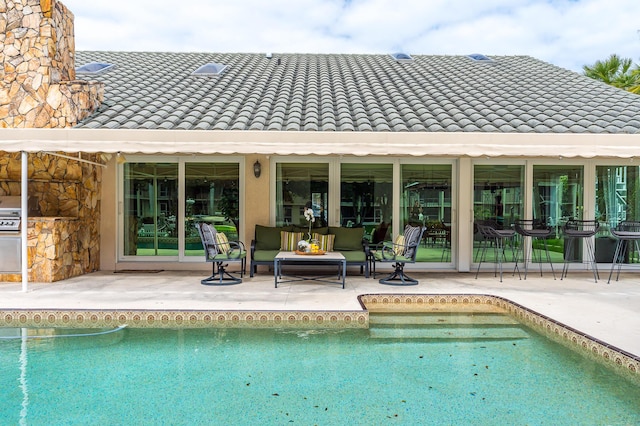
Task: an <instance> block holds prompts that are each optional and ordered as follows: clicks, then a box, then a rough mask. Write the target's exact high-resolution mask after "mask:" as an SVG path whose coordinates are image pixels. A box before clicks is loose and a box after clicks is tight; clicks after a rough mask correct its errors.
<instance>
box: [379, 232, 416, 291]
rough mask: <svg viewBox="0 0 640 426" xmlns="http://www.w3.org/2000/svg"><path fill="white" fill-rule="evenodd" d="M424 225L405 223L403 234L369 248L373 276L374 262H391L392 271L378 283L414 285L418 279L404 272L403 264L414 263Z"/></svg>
mask: <svg viewBox="0 0 640 426" xmlns="http://www.w3.org/2000/svg"><path fill="white" fill-rule="evenodd" d="M425 230H426V228H425V227H424V226H411V225H407V227H406V228H405V229H404V235H400V236H399V237H398V238H396V241H394V242H393V243H392V242H390V241H386V242H384V243H382V244H379V245H378V246H376V247H375V248H374V249H373V250H371V256H372V259H373V277H374V278H375V276H376V263H392V264H393V268H394V271H393V272H392V273H391V274H390V275H389V276H387V277H386V278H382V279H380V280H379V282H380V284H388V285H416V284H418V280H416V279H414V278H411V277H409V276H408V275H407V274H405V273H404V265H405V264H407V263H415V262H416V256H417V254H418V247H419V245H420V241H422V235H423V234H424V232H425Z"/></svg>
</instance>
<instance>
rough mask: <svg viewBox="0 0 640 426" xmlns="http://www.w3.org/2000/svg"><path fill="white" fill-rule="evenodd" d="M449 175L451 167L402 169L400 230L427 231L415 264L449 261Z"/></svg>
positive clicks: (403, 167) (423, 165)
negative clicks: (418, 227)
mask: <svg viewBox="0 0 640 426" xmlns="http://www.w3.org/2000/svg"><path fill="white" fill-rule="evenodd" d="M451 174H452V167H451V165H450V164H403V165H402V166H401V179H402V193H401V194H402V195H401V197H400V203H401V205H400V211H401V215H402V228H404V227H405V226H406V225H413V226H418V225H419V226H424V227H426V228H427V230H426V231H425V234H424V237H423V240H422V242H421V244H420V248H419V249H418V254H417V257H416V261H418V262H450V261H451V186H452V181H451ZM401 232H402V230H401Z"/></svg>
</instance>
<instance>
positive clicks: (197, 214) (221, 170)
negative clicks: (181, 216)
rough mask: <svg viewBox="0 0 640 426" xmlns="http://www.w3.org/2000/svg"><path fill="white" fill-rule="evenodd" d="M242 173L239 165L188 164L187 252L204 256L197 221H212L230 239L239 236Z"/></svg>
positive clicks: (186, 179) (186, 189)
mask: <svg viewBox="0 0 640 426" xmlns="http://www.w3.org/2000/svg"><path fill="white" fill-rule="evenodd" d="M239 175H240V169H239V165H238V164H233V163H186V164H185V229H184V233H185V255H187V256H196V255H204V251H203V248H202V243H201V242H200V236H199V235H198V232H197V230H196V229H195V223H196V222H207V223H210V224H212V225H214V226H215V228H216V231H218V232H223V233H225V234H226V236H227V238H228V239H229V240H237V239H238V232H239V207H240V205H239V194H238V187H239V181H238V177H239Z"/></svg>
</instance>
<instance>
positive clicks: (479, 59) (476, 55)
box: [467, 53, 493, 62]
mask: <svg viewBox="0 0 640 426" xmlns="http://www.w3.org/2000/svg"><path fill="white" fill-rule="evenodd" d="M467 56H468V57H469V58H471V60H473V61H476V62H493V59H491V58H489V57H488V56H485V55H483V54H482V53H472V54H471V55H467Z"/></svg>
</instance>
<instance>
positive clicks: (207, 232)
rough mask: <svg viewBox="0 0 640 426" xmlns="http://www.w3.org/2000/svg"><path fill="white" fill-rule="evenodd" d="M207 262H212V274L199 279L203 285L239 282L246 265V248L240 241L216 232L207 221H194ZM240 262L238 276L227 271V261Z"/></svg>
mask: <svg viewBox="0 0 640 426" xmlns="http://www.w3.org/2000/svg"><path fill="white" fill-rule="evenodd" d="M195 226H196V229H197V230H198V234H200V240H201V241H202V246H203V247H204V256H205V259H206V261H207V262H212V267H213V271H212V275H211V276H210V277H209V278H205V279H203V280H202V281H200V283H201V284H204V285H231V284H240V283H241V282H242V277H243V276H244V271H245V269H246V265H247V250H246V249H245V247H244V244H243V243H242V242H241V241H228V240H227V236H226V235H225V234H224V233H222V232H217V231H216V228H214V227H213V226H211V225H209V224H208V223H204V222H203V223H196V225H195ZM232 262H236V263H240V278H238V277H237V276H234V275H231V274H230V273H229V272H228V271H227V269H226V268H227V266H228V264H229V263H232Z"/></svg>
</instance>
